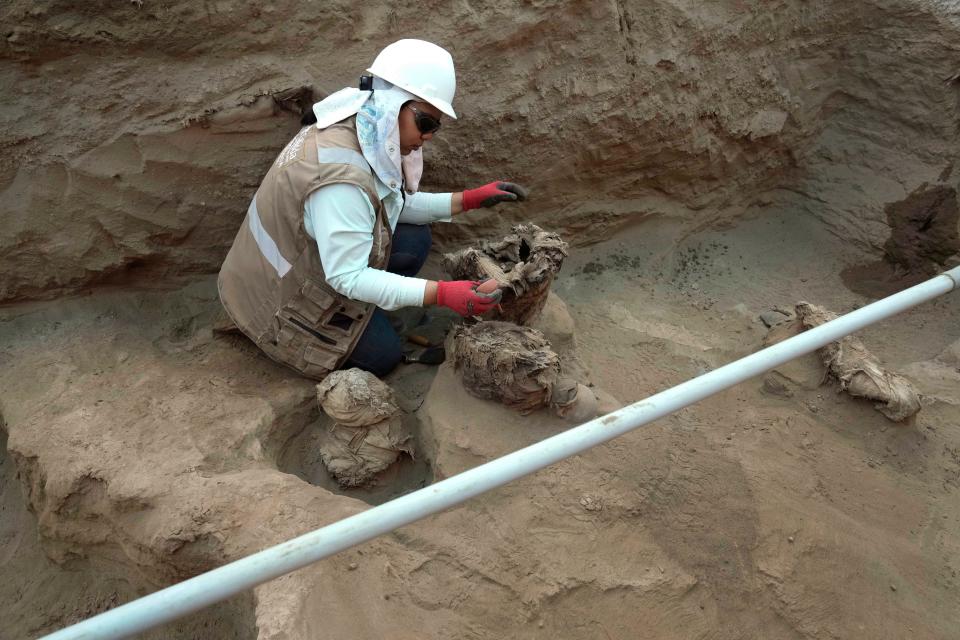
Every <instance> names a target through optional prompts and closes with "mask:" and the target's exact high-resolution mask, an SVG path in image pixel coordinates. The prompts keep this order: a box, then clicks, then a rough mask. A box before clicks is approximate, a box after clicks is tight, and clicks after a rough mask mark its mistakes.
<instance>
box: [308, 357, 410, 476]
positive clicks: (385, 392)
mask: <svg viewBox="0 0 960 640" xmlns="http://www.w3.org/2000/svg"><path fill="white" fill-rule="evenodd" d="M317 400H318V401H319V402H320V406H321V407H322V408H323V410H324V412H325V413H326V414H327V415H329V416H330V417H331V418H333V419H334V420H335V421H336V422H335V423H334V424H333V426H332V427H331V428H330V431H329V432H328V438H327V439H326V441H325V442H324V443H323V444H322V445H321V446H320V457H321V459H322V460H323V464H324V465H326V467H327V470H329V471H330V473H331V474H333V475H334V477H335V478H336V479H337V482H339V483H340V484H341V485H343V486H346V487H355V486H359V485H364V484H367V483H368V482H370V481H371V480H372V479H373V478H374V476H375V475H376V474H377V473H379V472H381V471H383V470H384V469H386V468H387V467H389V466H390V465H391V464H393V463H394V462H396V460H397V458H398V457H399V456H400V453H401V452H404V453H408V454H410V455H413V448H412V446H411V445H410V440H411V434H410V432H409V431H408V430H407V429H406V428H405V427H404V425H403V419H402V415H403V414H402V412H401V410H400V407H399V406H398V405H397V403H396V400H395V399H394V396H393V390H392V389H390V387H389V386H388V385H387V384H386V383H385V382H383V381H381V380H380V379H378V378H377V377H376V376H375V375H373V374H372V373H368V372H366V371H363V370H361V369H346V370H344V371H335V372H333V373H331V374H330V375H329V376H327V377H326V378H325V379H324V381H323V382H321V383H320V384H318V385H317Z"/></svg>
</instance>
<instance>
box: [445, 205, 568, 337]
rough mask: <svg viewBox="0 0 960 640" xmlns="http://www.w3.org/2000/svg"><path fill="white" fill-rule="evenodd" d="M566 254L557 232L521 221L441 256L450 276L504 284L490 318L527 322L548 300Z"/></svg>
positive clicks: (536, 314)
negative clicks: (492, 238)
mask: <svg viewBox="0 0 960 640" xmlns="http://www.w3.org/2000/svg"><path fill="white" fill-rule="evenodd" d="M566 256H567V243H566V242H564V241H563V240H561V239H560V236H559V235H557V234H556V233H552V232H550V231H544V230H543V229H541V228H540V227H538V226H537V225H535V224H520V225H517V226H515V227H514V228H513V231H512V233H510V234H509V235H508V236H506V237H505V238H504V239H503V240H500V241H497V242H489V241H484V242H482V243H481V244H480V246H479V247H477V248H473V247H471V248H468V249H464V250H463V251H458V252H456V253H447V254H445V255H444V256H443V267H444V269H445V270H446V271H447V273H449V274H450V275H451V276H452V277H454V278H456V279H465V280H482V279H484V278H493V279H494V280H496V281H497V282H498V283H499V284H500V285H501V287H502V288H503V300H502V302H501V304H500V307H501V308H502V311H500V310H493V311H491V312H489V313H490V316H489V317H491V318H493V319H497V320H505V321H509V322H515V323H516V324H520V325H526V324H529V323H530V322H531V321H532V320H534V319H535V318H536V317H537V316H538V315H539V314H540V311H541V310H542V309H543V305H545V304H546V302H547V293H549V291H550V284H551V283H552V282H553V278H554V276H555V275H556V274H557V272H558V271H560V267H561V266H563V259H564V258H565V257H566Z"/></svg>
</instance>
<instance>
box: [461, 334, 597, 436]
mask: <svg viewBox="0 0 960 640" xmlns="http://www.w3.org/2000/svg"><path fill="white" fill-rule="evenodd" d="M453 364H454V368H455V369H456V371H457V372H458V373H459V374H460V378H461V380H462V381H463V385H464V387H466V389H467V391H469V392H470V393H471V394H472V395H475V396H477V397H478V398H483V399H484V400H497V401H499V402H502V403H504V404H505V405H507V406H508V407H511V408H513V409H516V410H517V411H519V412H520V413H523V414H527V413H530V412H531V411H535V410H537V409H540V408H541V407H547V406H549V407H551V408H553V409H554V410H555V411H556V412H557V413H558V414H559V415H561V416H562V417H569V418H572V419H588V418H592V417H594V416H595V415H596V406H597V401H596V397H595V396H594V394H593V392H592V391H590V389H589V388H587V387H586V386H584V385H582V384H579V383H578V382H577V381H575V380H573V379H571V378H569V377H565V376H564V375H563V372H562V369H561V366H560V358H559V356H557V354H556V353H555V352H554V351H553V349H552V348H551V347H550V343H549V342H548V341H547V339H546V338H545V337H544V336H543V334H542V333H540V332H539V331H537V330H536V329H531V328H530V327H522V326H520V325H516V324H513V323H511V322H498V321H488V322H480V323H479V324H476V325H473V326H460V327H458V328H457V330H456V331H455V333H454V336H453Z"/></svg>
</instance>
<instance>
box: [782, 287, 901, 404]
mask: <svg viewBox="0 0 960 640" xmlns="http://www.w3.org/2000/svg"><path fill="white" fill-rule="evenodd" d="M796 310H797V318H798V319H799V321H800V323H801V326H802V327H803V328H804V329H812V328H813V327H817V326H819V325H821V324H824V323H825V322H829V321H830V320H833V319H834V318H836V317H837V315H836V314H835V313H831V312H830V311H827V310H825V309H823V308H821V307H817V306H815V305H812V304H810V303H809V302H800V303H799V304H797V306H796ZM818 353H819V354H820V358H821V359H822V360H823V363H824V365H826V367H827V369H828V370H829V372H830V374H831V375H832V376H834V377H835V378H836V379H837V380H839V382H840V388H841V389H843V390H844V391H846V392H847V393H849V394H850V395H852V396H856V397H861V398H867V399H868V400H874V401H876V404H875V405H874V406H875V407H876V409H877V411H879V412H880V413H882V414H883V415H885V416H886V417H888V418H890V419H891V420H893V421H894V422H900V421H902V420H906V419H907V418H909V417H910V416H912V415H914V414H916V413H917V412H918V411H920V395H919V393H918V392H917V390H916V389H915V388H914V386H913V384H912V383H911V382H910V381H909V380H907V379H906V378H904V377H903V376H901V375H899V374H896V373H892V372H890V371H887V370H886V369H884V368H883V367H882V366H880V361H879V360H878V359H877V358H876V357H875V356H874V355H873V354H872V353H870V352H869V351H868V350H867V348H866V347H865V346H864V345H863V343H862V342H861V341H860V339H859V338H857V337H855V336H847V337H845V338H841V339H840V340H838V341H836V342H831V343H830V344H828V345H827V346H825V347H823V348H822V349H820V350H819V352H818Z"/></svg>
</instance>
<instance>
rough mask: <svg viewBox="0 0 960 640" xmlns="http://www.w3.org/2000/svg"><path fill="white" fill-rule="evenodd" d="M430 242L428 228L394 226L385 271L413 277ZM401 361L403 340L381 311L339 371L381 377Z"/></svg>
mask: <svg viewBox="0 0 960 640" xmlns="http://www.w3.org/2000/svg"><path fill="white" fill-rule="evenodd" d="M432 242H433V239H432V237H431V235H430V227H429V226H428V225H425V224H424V225H419V224H402V223H400V224H397V228H396V230H395V231H394V232H393V244H392V245H391V247H390V261H389V262H388V263H387V271H389V272H391V273H396V274H399V275H401V276H415V275H417V273H419V272H420V269H421V267H423V263H424V262H426V261H427V254H429V253H430V245H431V244H432ZM402 359H403V340H402V339H401V338H400V335H399V334H398V333H397V332H396V330H395V329H394V328H393V325H391V324H390V319H389V318H388V317H387V314H386V313H384V311H383V309H375V310H374V312H373V317H371V318H370V323H369V324H368V325H367V328H366V329H364V331H363V334H362V335H361V336H360V340H359V341H358V342H357V345H356V346H355V347H354V348H353V351H352V352H351V353H350V358H349V359H347V362H346V363H345V364H344V365H343V368H344V369H349V368H351V367H359V368H360V369H363V370H364V371H369V372H370V373H372V374H374V375H375V376H377V377H379V378H382V377H383V376H385V375H387V374H388V373H390V372H391V371H393V370H394V369H395V368H396V366H397V365H398V364H400V360H402Z"/></svg>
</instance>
